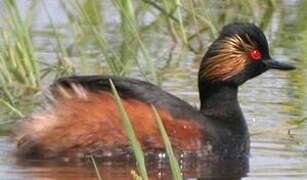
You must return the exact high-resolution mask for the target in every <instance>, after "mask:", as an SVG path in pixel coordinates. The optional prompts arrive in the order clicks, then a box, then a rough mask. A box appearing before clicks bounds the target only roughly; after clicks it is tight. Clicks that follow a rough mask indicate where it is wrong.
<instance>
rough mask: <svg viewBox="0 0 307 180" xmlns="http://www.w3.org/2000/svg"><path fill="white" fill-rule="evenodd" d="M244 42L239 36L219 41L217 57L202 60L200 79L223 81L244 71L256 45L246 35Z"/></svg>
mask: <svg viewBox="0 0 307 180" xmlns="http://www.w3.org/2000/svg"><path fill="white" fill-rule="evenodd" d="M246 40H247V42H245V41H244V40H243V39H242V38H241V37H240V36H239V35H236V36H233V37H229V38H226V39H224V40H221V43H222V48H220V49H219V50H218V52H217V55H215V56H213V57H210V58H209V59H204V60H203V62H202V64H201V75H202V78H204V79H206V80H209V81H225V80H227V79H229V78H231V77H233V76H235V75H237V74H239V73H240V72H241V71H243V70H244V69H245V67H246V66H247V65H248V64H250V63H251V61H250V57H249V56H250V55H249V52H251V51H252V50H253V49H256V48H257V47H256V44H255V43H254V42H252V41H251V39H250V38H249V37H248V36H247V35H246Z"/></svg>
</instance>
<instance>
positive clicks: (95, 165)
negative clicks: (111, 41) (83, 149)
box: [90, 156, 102, 180]
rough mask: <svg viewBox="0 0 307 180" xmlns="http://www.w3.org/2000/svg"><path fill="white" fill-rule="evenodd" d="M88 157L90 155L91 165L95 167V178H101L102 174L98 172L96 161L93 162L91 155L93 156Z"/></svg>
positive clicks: (100, 179) (99, 179)
mask: <svg viewBox="0 0 307 180" xmlns="http://www.w3.org/2000/svg"><path fill="white" fill-rule="evenodd" d="M90 157H91V161H92V163H93V165H94V168H95V172H96V176H97V179H98V180H102V176H101V175H100V172H99V169H98V167H97V164H96V162H95V159H94V157H93V156H90Z"/></svg>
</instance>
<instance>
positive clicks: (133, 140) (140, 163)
mask: <svg viewBox="0 0 307 180" xmlns="http://www.w3.org/2000/svg"><path fill="white" fill-rule="evenodd" d="M109 81H110V84H111V88H112V93H113V96H114V98H115V101H116V104H117V107H118V109H119V113H120V117H121V121H122V123H123V125H124V128H125V130H126V133H127V136H128V139H129V142H130V145H131V146H132V150H133V153H134V156H135V158H136V161H137V167H138V170H139V173H140V175H141V176H142V178H143V179H144V180H148V175H147V170H146V166H145V158H144V153H143V151H142V148H141V145H140V143H139V141H138V140H137V137H136V135H135V133H134V130H133V127H132V124H131V122H130V120H129V117H128V114H127V112H126V111H125V108H124V105H123V103H122V101H121V99H120V97H119V94H118V92H117V90H116V88H115V86H114V84H113V82H112V80H111V79H109Z"/></svg>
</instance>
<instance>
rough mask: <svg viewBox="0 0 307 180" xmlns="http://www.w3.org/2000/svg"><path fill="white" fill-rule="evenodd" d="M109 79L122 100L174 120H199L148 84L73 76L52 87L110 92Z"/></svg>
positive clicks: (193, 112) (175, 99)
mask: <svg viewBox="0 0 307 180" xmlns="http://www.w3.org/2000/svg"><path fill="white" fill-rule="evenodd" d="M109 79H111V80H112V81H113V83H114V85H115V87H116V89H117V91H118V93H119V95H120V96H121V98H123V99H134V100H138V101H141V102H143V103H146V104H152V105H154V106H156V107H157V108H162V109H165V110H166V111H168V112H169V113H170V114H171V115H172V116H173V117H174V118H183V119H195V120H196V119H199V116H200V112H199V111H198V110H197V109H195V108H194V107H192V106H191V105H190V104H188V103H187V102H185V101H183V100H181V99H179V98H178V97H176V96H174V95H172V94H170V93H168V92H166V91H164V90H162V89H161V88H160V87H158V86H156V85H154V84H151V83H149V82H145V81H141V80H137V79H128V78H123V77H114V76H73V77H67V78H62V79H59V80H57V81H56V82H55V83H54V84H53V85H52V86H53V87H56V86H62V87H64V88H73V85H74V84H78V85H81V86H82V87H83V88H85V89H86V90H89V91H91V92H99V91H108V92H110V91H111V86H110V82H109Z"/></svg>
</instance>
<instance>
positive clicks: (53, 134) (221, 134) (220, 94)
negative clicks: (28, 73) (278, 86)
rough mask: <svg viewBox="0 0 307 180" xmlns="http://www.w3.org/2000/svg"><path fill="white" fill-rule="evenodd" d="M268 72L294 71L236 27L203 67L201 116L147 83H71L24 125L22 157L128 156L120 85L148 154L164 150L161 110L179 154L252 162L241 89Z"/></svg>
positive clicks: (255, 34) (258, 35) (256, 34)
mask: <svg viewBox="0 0 307 180" xmlns="http://www.w3.org/2000/svg"><path fill="white" fill-rule="evenodd" d="M268 69H279V70H292V69H294V67H293V66H290V65H287V64H284V63H280V62H277V61H275V60H273V59H272V58H271V57H270V55H269V47H268V43H267V40H266V38H265V35H264V34H263V32H262V31H261V30H260V29H259V28H258V27H257V26H256V25H254V24H249V23H234V24H230V25H227V26H225V27H224V28H223V30H222V31H221V33H220V35H219V37H218V38H217V39H216V40H215V41H214V42H213V43H212V45H211V46H210V47H209V49H208V51H207V53H206V55H205V56H204V58H203V60H202V62H201V64H200V69H199V74H198V86H199V96H200V104H201V106H200V109H196V108H194V107H192V106H191V105H189V104H188V103H186V102H185V101H183V100H181V99H179V98H177V97H175V96H173V95H171V94H169V93H168V92H165V91H163V90H162V89H160V87H158V86H156V85H153V84H151V83H148V82H144V81H140V80H135V79H127V78H122V77H110V76H74V77H68V78H63V79H60V80H58V81H56V82H55V83H54V84H53V86H52V88H51V89H52V90H51V92H52V94H53V97H54V99H55V100H54V101H52V102H51V103H49V104H48V105H47V106H46V108H45V110H43V112H40V113H37V114H35V115H32V116H30V117H28V118H27V119H26V120H24V121H23V122H22V123H21V124H20V125H19V128H18V131H17V136H16V139H17V144H18V152H19V154H21V155H26V156H27V155H29V156H37V157H42V158H54V157H68V158H72V159H74V158H82V157H84V155H88V154H94V155H96V154H101V155H104V154H108V153H110V152H111V153H115V154H116V152H128V151H129V142H128V139H127V137H126V133H125V130H124V128H123V125H122V124H121V121H120V115H119V111H118V108H117V105H116V102H115V101H114V98H113V96H112V93H111V88H110V83H109V79H112V81H113V82H114V84H115V87H116V88H117V91H118V92H119V94H120V97H121V99H122V101H123V104H124V106H125V109H126V111H127V113H128V115H129V118H130V120H131V122H132V125H133V127H134V130H135V133H136V135H137V138H138V139H139V141H140V143H141V145H142V148H143V149H144V150H145V151H155V150H163V148H164V145H163V142H162V139H161V136H160V131H159V130H158V128H157V125H156V122H155V116H154V114H153V112H152V109H151V106H150V105H154V106H155V107H156V108H157V109H158V112H159V114H160V116H161V119H162V121H163V123H164V126H165V128H166V130H167V133H168V135H169V138H170V140H171V142H172V145H173V148H174V149H175V150H176V151H179V152H203V153H205V154H206V153H208V154H210V153H212V154H216V155H220V156H232V155H234V154H248V152H249V134H248V128H247V125H246V122H245V119H244V116H243V114H242V112H241V108H240V105H239V103H238V97H237V96H238V87H239V86H240V85H241V84H243V83H244V82H245V81H247V80H249V79H251V78H253V77H255V76H258V75H260V74H261V73H263V72H265V71H266V70H268Z"/></svg>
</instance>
